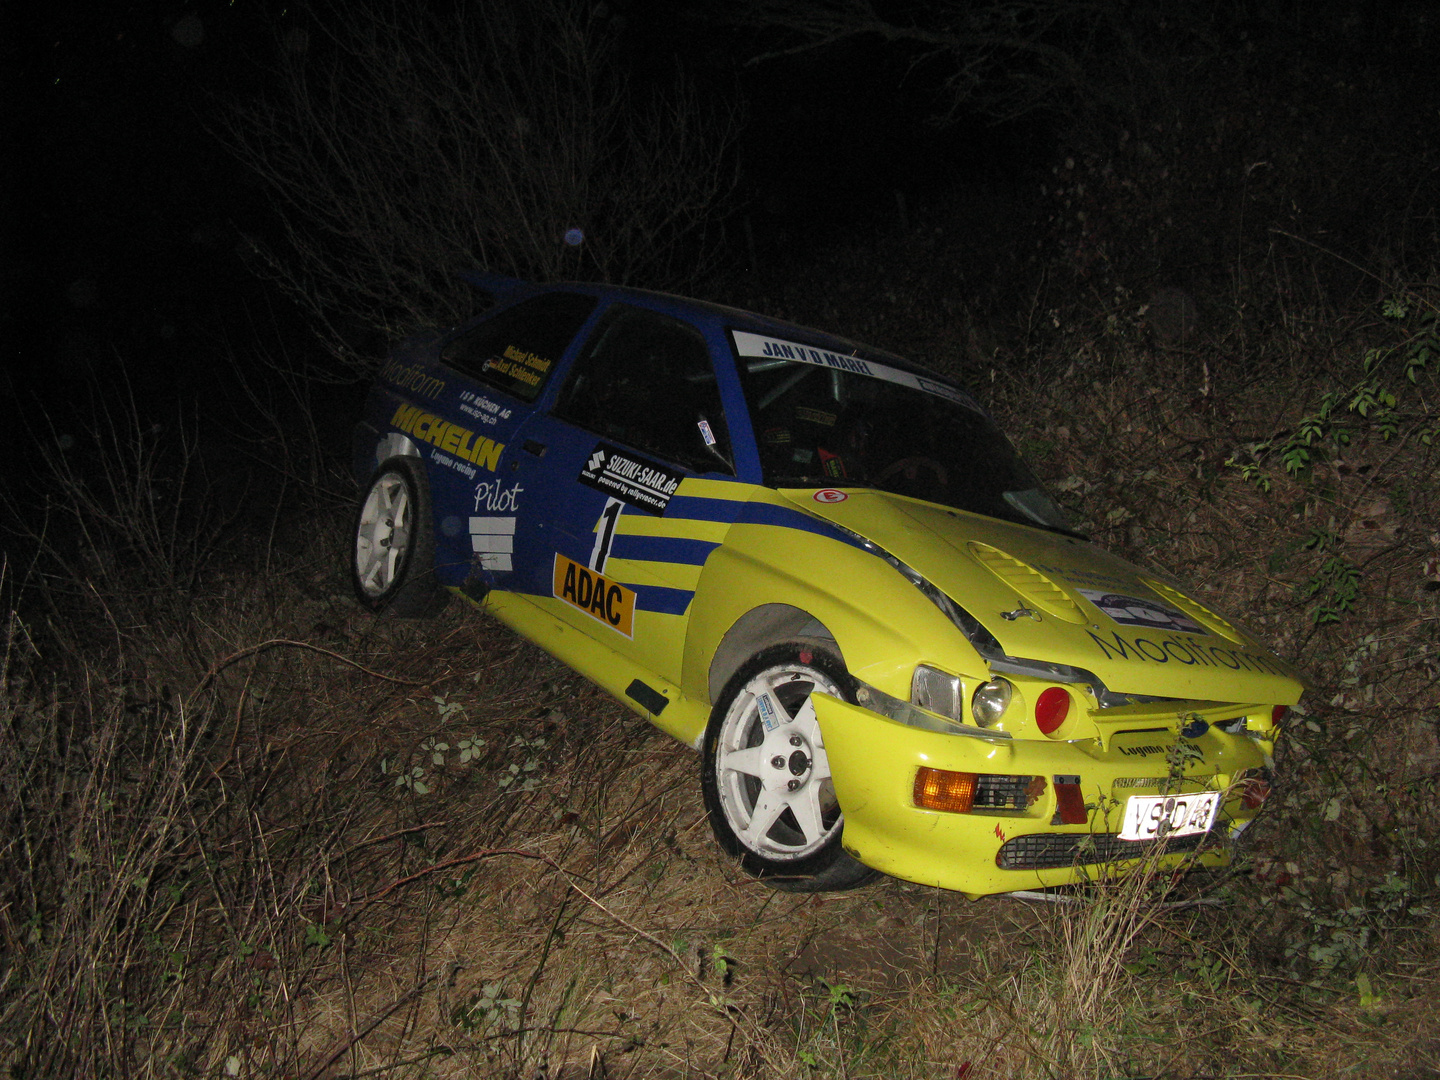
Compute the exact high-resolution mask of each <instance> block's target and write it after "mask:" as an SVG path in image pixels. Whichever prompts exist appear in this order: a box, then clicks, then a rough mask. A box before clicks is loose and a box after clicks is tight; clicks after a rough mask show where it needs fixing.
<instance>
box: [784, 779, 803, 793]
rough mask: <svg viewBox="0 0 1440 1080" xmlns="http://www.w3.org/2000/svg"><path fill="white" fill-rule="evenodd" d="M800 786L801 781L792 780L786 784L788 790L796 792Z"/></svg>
mask: <svg viewBox="0 0 1440 1080" xmlns="http://www.w3.org/2000/svg"><path fill="white" fill-rule="evenodd" d="M799 786H800V781H799V780H790V781H787V782H786V784H785V787H786V789H787V790H789V791H794V790H795V789H796V788H798V787H799Z"/></svg>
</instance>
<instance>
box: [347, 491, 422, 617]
mask: <svg viewBox="0 0 1440 1080" xmlns="http://www.w3.org/2000/svg"><path fill="white" fill-rule="evenodd" d="M410 527H411V522H410V488H409V485H408V484H407V483H406V481H405V478H404V477H403V476H401V475H400V474H399V473H386V474H385V475H384V476H382V477H380V478H379V479H378V480H376V481H375V483H374V485H373V486H372V487H371V488H370V494H369V495H367V496H366V497H365V505H364V507H362V508H361V510H360V527H359V528H358V529H356V530H355V572H356V573H357V574H358V575H359V580H360V588H361V589H363V590H364V591H365V595H366V596H370V597H379V596H384V595H385V593H387V592H388V591H389V590H390V589H391V588H392V587H393V586H394V584H395V577H396V574H397V573H398V571H399V570H400V568H401V567H402V565H403V563H404V561H405V552H406V551H407V550H409V547H410Z"/></svg>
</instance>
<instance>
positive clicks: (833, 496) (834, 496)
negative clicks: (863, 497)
mask: <svg viewBox="0 0 1440 1080" xmlns="http://www.w3.org/2000/svg"><path fill="white" fill-rule="evenodd" d="M849 497H850V496H849V495H846V494H845V492H843V491H836V490H835V489H834V488H821V489H820V490H819V491H817V492H815V494H814V495H812V496H811V498H812V499H814V500H815V501H816V502H818V503H837V502H844V501H845V500H846V499H848V498H849Z"/></svg>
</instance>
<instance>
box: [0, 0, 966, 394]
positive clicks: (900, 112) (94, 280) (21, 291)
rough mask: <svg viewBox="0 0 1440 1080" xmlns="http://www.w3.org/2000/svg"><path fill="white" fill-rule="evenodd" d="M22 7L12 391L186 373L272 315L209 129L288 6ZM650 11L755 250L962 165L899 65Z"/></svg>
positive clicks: (9, 209) (255, 64) (9, 89)
mask: <svg viewBox="0 0 1440 1080" xmlns="http://www.w3.org/2000/svg"><path fill="white" fill-rule="evenodd" d="M28 7H29V9H30V10H29V11H28V12H23V13H21V12H17V11H16V5H7V10H6V18H7V20H9V21H10V26H9V28H8V29H7V30H6V31H5V33H4V34H3V40H4V42H5V45H4V49H5V52H4V68H5V72H6V80H7V85H6V87H5V98H6V100H7V101H8V102H10V103H11V109H10V112H11V117H10V119H11V122H12V125H13V127H12V131H11V135H10V138H9V140H8V142H9V145H10V147H11V149H10V151H9V152H7V153H6V154H5V155H4V159H3V168H4V198H5V200H6V201H5V207H4V210H5V212H4V214H3V221H4V229H5V232H4V235H3V241H0V243H3V247H0V273H3V279H4V300H3V306H0V319H3V323H0V327H3V341H4V343H5V344H4V349H5V373H6V375H7V376H8V378H10V379H11V380H13V385H14V386H15V387H16V389H17V390H18V391H20V392H22V393H24V392H32V391H33V390H34V389H35V388H36V387H46V386H51V385H53V381H54V380H55V379H56V378H57V377H60V378H64V379H65V380H66V381H69V380H70V379H72V378H74V377H77V376H78V377H80V378H84V377H86V376H90V375H95V374H97V373H103V372H105V371H107V370H109V369H112V368H114V367H115V366H116V365H118V364H123V365H124V367H125V368H126V370H127V371H128V373H129V375H130V377H131V378H133V379H136V380H139V381H141V382H145V381H146V380H148V379H151V378H152V377H155V378H158V379H159V380H161V381H163V382H164V383H166V384H169V383H171V382H172V381H173V380H175V379H178V380H179V382H181V383H186V382H188V381H190V380H191V378H192V376H193V375H195V372H194V370H193V368H194V365H195V364H196V362H197V357H201V356H203V355H204V354H205V353H206V352H207V351H208V350H207V346H208V345H209V344H210V343H212V342H213V340H214V338H215V337H216V336H217V335H227V336H229V337H230V338H236V337H243V336H244V335H245V334H246V333H247V332H248V330H249V329H250V328H252V327H253V325H254V324H255V322H256V321H257V320H269V319H274V318H275V317H277V316H278V317H280V318H281V319H282V321H284V319H285V317H286V316H285V310H284V309H285V301H284V300H283V298H281V297H279V296H278V295H275V294H273V292H271V291H268V290H267V289H266V288H264V287H262V286H261V285H260V284H259V283H258V282H256V281H255V280H254V279H253V277H252V276H251V275H250V274H249V273H248V272H247V271H246V270H245V268H244V267H243V265H242V263H241V260H240V258H239V254H238V242H239V239H240V236H241V234H242V233H245V232H251V231H259V232H261V233H263V232H264V231H265V229H266V228H267V227H269V226H271V225H272V222H270V220H269V219H268V217H267V213H266V208H265V202H264V197H263V194H262V193H261V192H260V191H259V189H258V188H257V187H256V186H255V185H254V184H253V183H252V182H251V181H250V180H249V178H248V177H247V176H246V175H245V173H244V171H243V170H242V168H241V167H240V166H239V165H238V164H237V163H236V162H235V161H234V160H233V159H232V158H231V157H230V156H229V155H228V153H227V152H226V151H225V150H224V149H223V148H222V147H221V146H220V145H219V144H218V143H217V141H216V140H215V139H214V138H213V137H212V134H211V132H210V130H209V129H211V128H213V127H214V125H215V121H216V117H217V115H218V114H219V111H220V110H222V109H224V108H225V107H226V106H227V105H228V104H229V103H231V102H233V101H235V100H237V99H239V100H243V99H245V98H246V97H247V96H250V95H253V94H254V93H256V92H257V91H259V90H260V89H262V88H263V86H264V85H265V81H266V78H267V75H266V70H265V65H266V64H267V62H268V59H269V56H270V54H271V50H272V49H273V48H274V41H275V39H276V37H277V36H278V35H282V34H283V33H284V32H285V31H286V28H287V26H291V25H294V24H295V22H296V16H295V13H294V5H287V4H285V3H283V2H280V0H191V2H184V3H176V2H171V3H164V2H155V0H140V2H136V3H116V4H113V5H111V4H104V5H101V4H95V3H93V2H88V0H60V2H58V3H54V4H45V5H38V4H31V5H28ZM660 11H661V13H660V14H657V13H656V12H647V11H646V10H645V9H644V7H643V5H641V6H637V7H635V9H634V10H633V11H632V12H631V14H630V18H631V27H630V42H629V49H628V52H629V56H630V59H631V61H632V62H633V63H634V64H635V65H636V67H637V70H638V71H641V72H643V70H644V66H645V64H646V63H648V62H651V60H650V58H652V57H662V58H665V59H664V61H663V63H662V66H664V65H668V64H673V63H674V62H675V60H674V58H675V57H676V56H677V54H678V55H679V56H680V57H681V62H682V63H683V64H684V66H685V68H686V69H687V72H688V73H689V74H690V75H691V77H692V78H695V79H696V80H697V82H699V83H700V84H701V85H702V87H706V88H708V89H709V90H711V91H713V92H716V93H729V94H737V93H741V94H744V95H745V96H746V98H747V111H748V116H749V124H748V127H747V131H746V135H745V139H744V142H743V145H742V148H741V150H742V155H743V160H744V163H745V166H746V172H745V175H744V179H743V181H742V186H741V194H742V196H743V197H745V198H746V199H748V200H749V202H750V207H751V212H752V213H753V215H754V221H755V222H756V225H757V231H758V233H759V235H760V237H761V243H762V244H763V243H764V242H765V241H767V240H769V241H772V242H775V243H783V244H787V245H791V247H790V250H792V251H793V245H795V244H797V243H798V244H802V245H803V244H813V243H816V242H820V241H822V240H823V239H824V238H825V237H828V236H834V235H836V234H837V233H841V232H843V231H844V230H846V229H847V228H849V227H852V226H854V225H856V224H859V223H862V222H869V221H872V220H874V219H877V218H885V217H887V216H893V215H895V214H896V213H897V203H896V200H895V191H896V190H904V191H906V192H908V194H909V196H910V198H912V199H913V198H915V197H917V196H920V195H923V194H924V193H926V192H927V191H929V190H931V189H934V188H935V187H937V186H943V185H945V184H947V183H950V182H952V181H953V177H954V174H955V172H956V171H957V170H961V171H963V170H964V169H966V168H968V167H973V165H974V156H975V154H976V149H975V147H976V143H975V139H974V138H973V133H972V137H968V138H962V135H963V134H966V133H960V132H955V131H950V132H938V131H936V130H935V129H934V128H933V127H932V126H931V125H929V124H928V123H927V122H926V111H925V110H926V105H925V103H924V102H923V101H921V100H919V97H920V95H919V93H918V91H917V90H916V89H915V88H914V87H912V86H911V85H910V84H909V83H907V81H906V78H905V69H904V66H903V65H901V64H899V63H897V62H895V61H887V60H885V59H883V58H879V57H876V56H873V55H867V54H866V53H864V52H862V51H859V50H855V49H851V50H848V51H845V52H842V53H841V54H839V55H830V56H825V57H818V56H801V57H798V58H796V59H795V60H792V61H785V62H783V63H778V64H772V65H768V66H764V67H760V68H745V67H743V66H742V64H741V60H742V58H743V57H742V55H741V54H742V50H743V48H744V44H743V42H741V41H740V39H739V37H738V35H737V36H736V37H735V38H734V39H732V40H726V39H724V38H723V37H722V36H717V35H709V36H701V35H696V34H695V33H694V32H693V30H692V29H691V28H689V27H687V26H686V25H684V24H683V23H682V22H681V21H680V20H679V19H678V18H677V17H675V16H674V15H673V14H671V13H669V11H668V6H665V5H662V6H661V8H660ZM17 16H18V18H17ZM702 38H703V40H702ZM907 205H908V203H907ZM200 381H202V382H203V379H202V380H200Z"/></svg>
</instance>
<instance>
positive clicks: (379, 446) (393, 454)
mask: <svg viewBox="0 0 1440 1080" xmlns="http://www.w3.org/2000/svg"><path fill="white" fill-rule="evenodd" d="M420 456H421V454H420V448H419V447H418V446H416V445H415V444H414V443H413V442H412V441H411V440H410V438H409V436H407V435H402V434H400V432H398V431H389V432H386V433H385V434H384V435H382V436H381V437H380V440H379V441H378V442H376V444H375V460H374V461H372V462H371V463H370V468H371V469H378V468H379V467H380V466H381V465H384V464H385V462H387V461H389V460H390V459H391V458H397V457H413V458H418V457H420Z"/></svg>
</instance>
